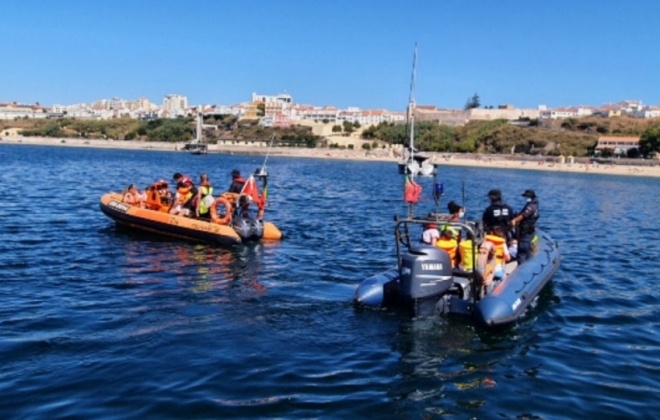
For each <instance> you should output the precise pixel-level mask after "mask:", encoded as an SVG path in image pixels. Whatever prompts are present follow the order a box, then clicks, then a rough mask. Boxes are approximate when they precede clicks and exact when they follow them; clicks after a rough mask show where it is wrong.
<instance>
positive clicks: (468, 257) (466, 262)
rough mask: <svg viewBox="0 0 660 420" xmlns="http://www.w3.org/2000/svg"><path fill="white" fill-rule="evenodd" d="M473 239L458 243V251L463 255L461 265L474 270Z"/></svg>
mask: <svg viewBox="0 0 660 420" xmlns="http://www.w3.org/2000/svg"><path fill="white" fill-rule="evenodd" d="M472 245H473V242H472V239H464V240H462V241H461V243H460V244H459V245H458V253H459V255H460V256H461V267H463V270H465V271H472V269H473V268H474V266H473V265H472V257H473V255H474V248H473V247H472Z"/></svg>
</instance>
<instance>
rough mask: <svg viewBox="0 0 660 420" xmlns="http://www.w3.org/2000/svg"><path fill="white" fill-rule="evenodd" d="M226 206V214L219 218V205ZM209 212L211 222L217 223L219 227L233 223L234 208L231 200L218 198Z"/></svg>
mask: <svg viewBox="0 0 660 420" xmlns="http://www.w3.org/2000/svg"><path fill="white" fill-rule="evenodd" d="M220 204H222V205H224V206H225V210H226V212H225V214H224V216H218V209H217V206H218V205H220ZM209 212H211V221H212V222H213V223H217V224H219V225H228V224H229V222H231V213H232V207H231V203H230V202H229V200H227V199H226V198H224V197H218V198H216V199H215V201H214V202H213V204H211V207H209Z"/></svg>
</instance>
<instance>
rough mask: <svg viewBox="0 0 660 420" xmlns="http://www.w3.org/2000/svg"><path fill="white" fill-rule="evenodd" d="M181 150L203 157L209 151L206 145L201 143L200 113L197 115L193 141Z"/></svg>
mask: <svg viewBox="0 0 660 420" xmlns="http://www.w3.org/2000/svg"><path fill="white" fill-rule="evenodd" d="M183 150H187V151H189V152H190V153H191V154H193V155H205V154H207V153H208V151H209V146H208V144H205V143H202V113H201V112H198V113H197V128H196V130H195V139H194V140H193V141H191V142H190V143H188V144H186V145H185V147H184V148H183Z"/></svg>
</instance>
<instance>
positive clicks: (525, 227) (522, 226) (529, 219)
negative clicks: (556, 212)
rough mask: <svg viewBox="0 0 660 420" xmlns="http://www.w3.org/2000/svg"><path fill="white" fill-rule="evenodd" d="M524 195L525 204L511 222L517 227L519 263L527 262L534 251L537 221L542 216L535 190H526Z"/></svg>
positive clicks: (512, 225)
mask: <svg viewBox="0 0 660 420" xmlns="http://www.w3.org/2000/svg"><path fill="white" fill-rule="evenodd" d="M522 196H523V197H525V201H526V203H525V206H524V207H523V209H522V210H520V213H518V214H517V215H516V216H515V217H514V218H513V219H512V220H511V223H510V225H511V227H515V228H516V236H517V237H518V264H522V263H523V262H525V261H526V260H527V259H528V258H529V256H530V255H531V253H532V246H533V244H534V243H535V239H536V238H535V236H536V221H537V220H538V219H539V216H540V214H539V200H538V198H536V193H535V192H534V190H525V192H524V193H523V194H522Z"/></svg>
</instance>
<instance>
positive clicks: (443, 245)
mask: <svg viewBox="0 0 660 420" xmlns="http://www.w3.org/2000/svg"><path fill="white" fill-rule="evenodd" d="M435 244H436V246H437V247H438V248H440V249H442V250H443V251H445V252H446V253H447V254H449V259H450V260H451V266H452V268H453V267H456V264H457V263H458V254H457V252H456V251H457V248H458V242H456V239H454V231H453V230H451V229H445V230H443V231H442V233H441V234H440V239H438V241H437V242H436V243H435Z"/></svg>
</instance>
